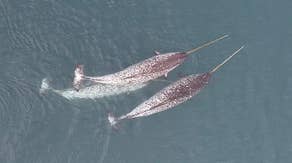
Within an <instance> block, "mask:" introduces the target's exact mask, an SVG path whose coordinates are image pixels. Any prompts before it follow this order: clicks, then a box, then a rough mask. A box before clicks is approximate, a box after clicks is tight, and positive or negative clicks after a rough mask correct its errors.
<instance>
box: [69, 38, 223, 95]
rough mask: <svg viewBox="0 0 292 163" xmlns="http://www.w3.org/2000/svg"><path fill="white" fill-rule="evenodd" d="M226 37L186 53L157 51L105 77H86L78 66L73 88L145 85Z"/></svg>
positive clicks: (81, 66)
mask: <svg viewBox="0 0 292 163" xmlns="http://www.w3.org/2000/svg"><path fill="white" fill-rule="evenodd" d="M226 37H228V35H224V36H222V37H220V38H217V39H215V40H213V41H210V42H207V43H205V44H203V45H201V46H199V47H197V48H194V49H191V50H189V51H186V52H170V53H164V54H160V53H159V52H156V51H155V54H156V55H155V56H153V57H151V58H148V59H145V60H143V61H141V62H138V63H136V64H134V65H131V66H129V67H127V68H125V69H123V70H121V71H119V72H116V73H113V74H108V75H104V76H94V77H91V76H86V75H84V72H83V65H78V66H77V68H76V69H75V72H74V74H75V77H74V80H73V86H74V88H75V89H77V90H78V89H79V88H80V85H81V82H82V81H83V80H90V81H93V82H96V83H103V84H111V85H125V84H135V83H144V82H147V81H150V80H154V79H157V78H159V77H161V76H167V74H168V73H169V72H170V71H172V70H173V69H175V68H176V67H178V66H179V65H181V64H182V63H183V62H184V61H185V59H186V58H187V56H188V55H190V54H191V53H194V52H196V51H198V50H199V49H202V48H204V47H206V46H209V45H211V44H213V43H215V42H217V41H219V40H222V39H223V38H226Z"/></svg>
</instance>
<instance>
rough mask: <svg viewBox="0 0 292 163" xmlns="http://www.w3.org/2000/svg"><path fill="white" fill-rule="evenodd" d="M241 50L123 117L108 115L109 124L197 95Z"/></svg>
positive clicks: (146, 114) (145, 113)
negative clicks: (208, 70) (215, 73)
mask: <svg viewBox="0 0 292 163" xmlns="http://www.w3.org/2000/svg"><path fill="white" fill-rule="evenodd" d="M242 48H243V47H241V48H240V49H238V50H237V51H236V52H234V53H233V54H232V55H231V56H229V57H228V58H227V59H226V60H224V62H222V63H221V64H219V65H218V66H216V67H215V68H214V69H213V70H212V71H210V72H206V73H202V74H194V75H189V76H186V77H184V78H181V79H179V80H178V81H176V82H174V83H172V84H170V85H169V86H167V87H165V88H164V89H162V90H161V91H159V92H157V93H156V94H155V95H153V96H152V97H151V98H149V99H148V100H146V101H144V102H143V103H141V104H140V105H138V106H137V107H136V108H134V109H133V110H132V111H131V112H129V113H127V114H125V115H122V116H120V117H118V118H116V117H114V116H113V115H112V114H109V116H108V120H109V122H110V123H111V125H112V126H114V125H115V124H116V123H118V122H119V121H121V120H124V119H133V118H138V117H145V116H149V115H152V114H155V113H158V112H162V111H165V110H167V109H170V108H173V107H175V106H177V105H179V104H181V103H183V102H185V101H187V100H189V99H190V98H192V97H193V96H195V95H196V94H198V93H199V92H200V91H201V90H202V89H203V88H204V87H205V86H206V85H207V84H208V82H209V80H210V78H211V76H212V74H213V73H214V72H215V71H216V70H217V69H218V68H220V67H221V66H222V65H223V64H225V63H226V62H227V61H228V60H229V59H231V57H233V56H234V55H235V54H237V53H238V52H239V51H240V50H241V49H242Z"/></svg>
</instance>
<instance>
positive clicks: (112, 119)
mask: <svg viewBox="0 0 292 163" xmlns="http://www.w3.org/2000/svg"><path fill="white" fill-rule="evenodd" d="M127 118H128V116H127V115H122V116H120V117H115V116H114V114H113V113H108V117H107V119H108V121H109V123H110V125H111V126H112V127H114V128H118V127H119V126H118V124H119V123H120V121H122V120H124V119H127Z"/></svg>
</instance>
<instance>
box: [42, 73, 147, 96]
mask: <svg viewBox="0 0 292 163" xmlns="http://www.w3.org/2000/svg"><path fill="white" fill-rule="evenodd" d="M147 84H148V83H138V84H127V85H108V84H99V83H96V84H93V85H90V86H87V87H84V88H82V89H80V90H79V91H78V92H77V91H76V90H75V89H74V88H67V89H55V88H53V87H52V86H51V85H50V83H49V80H48V79H46V78H44V79H43V80H42V83H41V87H40V93H42V94H43V93H45V92H48V91H50V92H54V93H56V94H58V95H61V96H63V97H65V98H66V99H68V100H75V99H98V98H103V97H109V96H115V95H120V94H124V93H130V92H133V91H136V90H138V89H141V88H143V87H145V86H147Z"/></svg>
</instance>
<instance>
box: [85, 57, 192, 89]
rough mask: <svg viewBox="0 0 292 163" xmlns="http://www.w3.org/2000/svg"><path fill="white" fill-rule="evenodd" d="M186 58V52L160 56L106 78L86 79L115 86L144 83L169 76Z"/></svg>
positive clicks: (105, 76)
mask: <svg viewBox="0 0 292 163" xmlns="http://www.w3.org/2000/svg"><path fill="white" fill-rule="evenodd" d="M186 57H187V54H186V53H184V52H172V53H165V54H158V55H155V56H153V57H151V58H148V59H146V60H144V61H141V62H138V63H136V64H134V65H131V66H129V67H127V68H125V69H124V70H122V71H119V72H116V73H113V74H109V75H104V76H97V77H85V79H89V80H91V81H95V82H98V83H104V84H113V85H124V84H134V83H144V82H147V81H150V80H153V79H156V78H158V77H161V76H167V73H169V72H170V71H172V70H173V69H175V68H176V67H177V66H179V65H181V64H182V63H183V61H184V60H185V59H186Z"/></svg>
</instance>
